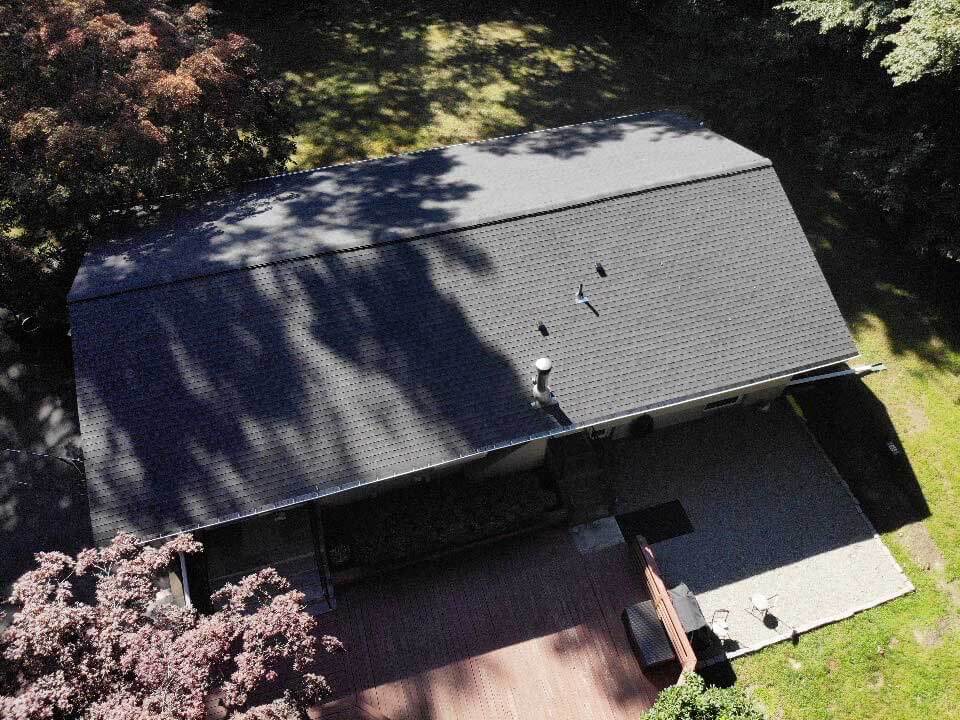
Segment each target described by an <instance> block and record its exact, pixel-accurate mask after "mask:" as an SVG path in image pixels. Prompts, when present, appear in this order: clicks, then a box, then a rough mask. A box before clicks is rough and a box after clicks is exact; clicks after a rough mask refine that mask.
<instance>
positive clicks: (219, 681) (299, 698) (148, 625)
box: [0, 535, 341, 720]
mask: <svg viewBox="0 0 960 720" xmlns="http://www.w3.org/2000/svg"><path fill="white" fill-rule="evenodd" d="M199 550H200V544H199V543H197V542H195V541H194V540H193V539H192V538H191V537H190V536H188V535H184V536H180V537H178V538H176V539H174V540H171V541H170V542H167V543H166V544H165V545H163V546H162V547H160V548H152V547H149V546H141V545H138V544H137V541H136V539H135V538H134V537H133V536H131V535H118V536H117V538H116V539H115V540H114V541H113V542H112V543H111V544H110V545H109V546H108V547H105V548H102V549H98V550H84V551H82V552H80V553H79V554H78V555H77V557H76V558H71V557H69V556H67V555H64V554H63V553H57V552H47V553H39V554H38V555H37V568H36V569H35V570H32V571H30V572H28V573H26V574H25V575H23V577H21V578H20V579H19V580H18V581H17V583H16V584H15V585H14V588H13V594H12V596H11V598H10V600H11V602H12V603H13V604H14V605H15V606H16V607H17V611H16V612H15V614H14V615H13V618H12V623H11V624H10V626H9V627H8V628H7V629H5V630H3V631H2V633H0V717H2V718H4V720H60V719H63V720H66V719H68V718H81V717H82V718H84V719H85V720H147V719H148V718H149V719H150V720H203V719H204V718H209V717H224V716H227V717H231V718H235V719H237V720H239V719H240V718H243V720H254V719H256V720H261V719H263V720H266V719H267V718H271V719H276V720H293V719H294V718H298V719H299V718H304V717H306V709H307V708H308V707H309V706H312V705H315V704H317V703H318V702H319V701H320V700H321V698H322V697H323V696H324V695H325V694H326V693H327V691H328V688H327V683H326V681H325V680H324V678H323V677H322V676H321V675H318V674H316V672H315V670H316V669H317V668H316V664H317V660H318V655H319V651H320V650H321V648H322V649H325V650H327V651H331V652H332V651H335V650H338V649H340V648H341V646H340V643H339V641H337V640H336V639H335V638H333V637H330V636H323V637H319V636H318V635H317V627H316V622H315V620H314V619H313V617H311V616H310V614H309V613H307V612H306V611H305V609H304V604H303V600H304V598H303V594H302V593H300V592H297V591H293V590H291V589H290V586H289V584H288V583H287V582H286V580H284V579H283V578H281V577H280V576H279V575H278V574H277V573H276V571H275V570H272V569H266V570H262V571H260V572H258V573H256V574H254V575H250V576H248V577H246V578H244V579H243V580H241V581H240V582H239V583H237V584H231V585H227V586H226V587H224V588H223V589H222V590H220V591H219V592H217V593H216V594H215V595H214V596H213V604H214V607H215V611H214V612H213V613H212V614H209V615H201V614H199V613H197V612H196V611H195V610H193V609H191V608H184V607H181V606H179V605H176V604H174V603H173V602H171V601H170V599H169V591H167V592H166V593H165V592H164V591H163V590H162V589H161V586H160V584H158V579H159V577H160V574H161V573H163V572H165V571H166V570H167V568H168V567H169V566H170V564H171V562H172V561H173V560H174V558H175V557H176V554H177V553H178V552H183V553H195V552H198V551H199ZM84 587H85V590H84ZM83 594H87V595H89V598H88V599H87V600H86V601H83V600H80V599H78V596H79V595H83Z"/></svg>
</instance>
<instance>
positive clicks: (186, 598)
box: [177, 552, 193, 608]
mask: <svg viewBox="0 0 960 720" xmlns="http://www.w3.org/2000/svg"><path fill="white" fill-rule="evenodd" d="M177 557H178V558H179V559H180V582H181V583H182V584H183V603H184V605H186V606H187V607H188V608H192V607H193V602H192V601H191V600H190V577H189V576H188V575H187V557H186V555H184V554H183V553H182V552H181V553H177Z"/></svg>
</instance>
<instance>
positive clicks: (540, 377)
mask: <svg viewBox="0 0 960 720" xmlns="http://www.w3.org/2000/svg"><path fill="white" fill-rule="evenodd" d="M533 366H534V368H535V369H536V371H537V377H536V379H535V380H534V381H533V397H534V402H533V404H534V405H537V406H539V407H544V406H547V405H553V404H555V403H556V402H557V399H556V397H554V395H553V393H552V392H551V391H550V386H549V385H547V380H548V378H549V377H550V371H551V370H552V369H553V362H552V361H551V360H550V358H545V357H543V358H540V359H539V360H537V362H535V363H534V365H533Z"/></svg>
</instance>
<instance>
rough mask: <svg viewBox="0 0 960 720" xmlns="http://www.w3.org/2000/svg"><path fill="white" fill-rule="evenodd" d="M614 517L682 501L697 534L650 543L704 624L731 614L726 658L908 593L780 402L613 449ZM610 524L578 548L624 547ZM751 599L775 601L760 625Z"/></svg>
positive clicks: (596, 526) (588, 533)
mask: <svg viewBox="0 0 960 720" xmlns="http://www.w3.org/2000/svg"><path fill="white" fill-rule="evenodd" d="M607 475H608V478H609V481H610V488H611V490H612V491H613V492H614V493H615V494H616V511H617V513H618V514H620V513H624V512H628V511H631V510H635V509H640V508H647V507H651V506H654V505H658V504H660V503H664V502H668V501H671V500H679V501H680V502H681V503H682V505H683V508H684V510H685V511H686V513H687V515H688V517H689V519H690V521H691V523H692V525H693V528H694V529H693V532H691V533H688V534H685V535H680V536H677V537H673V538H670V539H667V540H664V541H661V542H657V543H654V545H653V548H654V551H655V553H656V555H657V559H658V561H659V564H660V567H661V569H662V571H663V572H664V575H665V576H666V579H667V581H668V583H669V584H671V585H672V584H675V583H679V582H685V583H687V585H688V586H689V587H690V589H691V590H693V591H694V592H695V593H696V594H697V597H698V599H699V601H700V604H701V607H702V608H703V611H704V615H705V616H706V618H707V620H708V621H710V620H711V618H712V616H713V614H714V612H715V611H721V610H725V611H729V619H728V623H729V628H730V638H731V640H730V642H728V643H727V644H726V646H725V648H724V649H725V650H726V656H727V657H736V656H738V655H741V654H743V653H746V652H751V651H754V650H757V649H759V648H761V647H764V646H766V645H770V644H772V643H774V642H777V641H779V640H783V639H786V638H789V637H790V636H791V634H792V633H793V632H804V631H806V630H810V629H812V628H815V627H818V626H821V625H824V624H827V623H830V622H835V621H837V620H840V619H842V618H845V617H848V616H850V615H852V614H854V613H856V612H859V611H861V610H864V609H867V608H870V607H873V606H875V605H879V604H880V603H883V602H885V601H888V600H891V599H893V598H895V597H898V596H900V595H903V594H905V593H907V592H910V591H911V590H912V589H913V586H912V585H911V583H910V581H909V580H908V579H907V578H906V576H905V575H904V574H903V572H902V570H901V569H900V567H899V565H898V564H897V563H896V561H895V560H894V559H893V557H892V555H891V554H890V552H889V551H888V550H887V548H886V546H885V545H884V544H883V542H882V541H881V540H880V538H879V537H878V536H877V535H876V533H875V532H874V529H873V527H872V526H871V525H870V522H869V521H868V520H867V518H866V517H865V516H864V515H863V513H862V512H861V510H860V507H859V505H858V504H857V502H856V500H855V499H854V497H853V496H852V494H851V493H850V491H849V489H848V488H847V486H846V484H845V483H844V482H843V480H842V479H841V478H840V476H839V475H838V474H837V472H836V470H835V469H834V468H833V465H832V464H831V463H830V461H829V460H828V459H827V457H826V456H825V455H824V454H823V451H822V450H821V449H820V447H819V446H818V445H817V444H816V442H815V441H814V440H813V438H812V437H811V436H810V434H809V433H808V432H807V430H806V428H805V427H804V426H803V424H802V422H801V421H800V420H799V419H798V418H796V417H795V416H794V415H793V413H792V412H791V411H790V410H789V408H788V407H787V406H786V405H785V404H779V405H776V406H774V408H773V409H772V410H771V411H770V412H768V413H760V412H758V411H756V410H753V409H750V408H743V409H738V410H734V411H730V412H726V413H722V414H719V415H716V416H713V417H711V418H709V419H706V420H704V421H702V422H698V423H692V424H688V425H686V426H681V427H677V428H670V429H667V430H663V431H659V432H657V433H654V434H653V435H651V436H649V437H647V438H643V439H641V440H630V441H623V442H621V443H618V444H617V445H616V446H615V449H614V452H612V453H610V454H609V455H608V457H607ZM618 533H619V529H618V528H617V526H616V522H615V521H614V519H613V518H607V519H603V520H600V521H597V522H596V523H593V524H591V525H587V526H583V527H580V528H575V529H574V535H575V538H576V539H577V544H578V546H581V547H584V548H587V547H590V546H598V547H599V546H605V545H609V544H610V543H614V542H617V541H618V540H622V536H618ZM754 594H762V595H766V596H775V597H774V598H773V600H772V610H771V612H770V613H769V614H768V615H767V617H766V618H763V617H761V616H760V615H759V614H757V613H755V612H752V610H751V597H752V596H753V595H754Z"/></svg>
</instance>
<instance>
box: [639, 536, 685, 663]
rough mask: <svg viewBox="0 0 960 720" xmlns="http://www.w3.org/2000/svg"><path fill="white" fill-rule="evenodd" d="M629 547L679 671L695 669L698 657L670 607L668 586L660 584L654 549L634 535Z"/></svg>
mask: <svg viewBox="0 0 960 720" xmlns="http://www.w3.org/2000/svg"><path fill="white" fill-rule="evenodd" d="M630 548H631V550H632V551H633V554H634V556H635V557H636V558H637V562H638V563H639V564H640V568H641V570H642V571H643V579H644V581H645V582H646V584H647V591H648V592H649V593H650V600H651V601H652V602H653V606H654V608H656V610H657V615H659V616H660V622H662V623H663V627H664V628H665V629H666V631H667V637H668V638H670V644H671V645H673V651H674V652H675V653H676V654H677V659H678V660H679V661H680V669H681V670H682V671H683V672H688V671H693V670H695V669H696V667H697V655H696V653H695V652H694V650H693V646H692V645H691V644H690V639H689V638H688V637H687V633H686V632H685V631H684V629H683V624H682V623H681V622H680V616H679V615H678V614H677V609H676V608H675V607H674V606H673V600H672V599H671V598H670V593H669V592H667V586H666V585H665V584H664V582H663V575H662V574H661V573H660V566H659V565H657V559H656V557H654V555H653V548H651V547H650V546H649V545H647V544H646V543H645V542H644V540H643V538H641V537H639V536H637V537H635V538H634V539H633V541H632V542H631V543H630Z"/></svg>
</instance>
